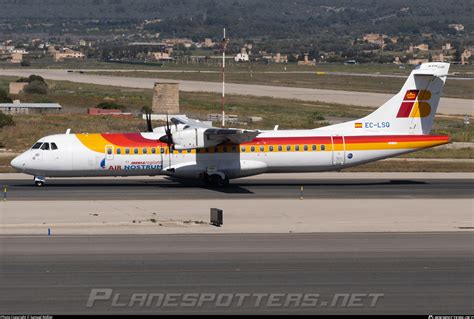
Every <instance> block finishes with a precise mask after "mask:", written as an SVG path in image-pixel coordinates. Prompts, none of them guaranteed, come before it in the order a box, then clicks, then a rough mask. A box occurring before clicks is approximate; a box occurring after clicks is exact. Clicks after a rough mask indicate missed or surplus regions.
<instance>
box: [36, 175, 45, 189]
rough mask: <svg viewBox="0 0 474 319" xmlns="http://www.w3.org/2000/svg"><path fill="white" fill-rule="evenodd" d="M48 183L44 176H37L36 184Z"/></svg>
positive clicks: (39, 185)
mask: <svg viewBox="0 0 474 319" xmlns="http://www.w3.org/2000/svg"><path fill="white" fill-rule="evenodd" d="M44 183H46V179H45V178H44V177H43V176H35V185H36V186H38V187H41V186H43V185H44Z"/></svg>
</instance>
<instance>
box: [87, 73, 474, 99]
mask: <svg viewBox="0 0 474 319" xmlns="http://www.w3.org/2000/svg"><path fill="white" fill-rule="evenodd" d="M88 73H91V74H101V75H114V76H127V77H143V78H163V79H173V80H190V81H207V82H220V81H222V79H221V74H220V73H219V72H215V73H208V72H173V73H169V72H168V73H166V72H140V71H135V72H103V71H91V72H88ZM226 81H227V82H228V83H242V84H259V85H272V86H285V87H301V88H314V89H329V90H344V91H356V92H378V93H393V94H395V93H397V92H398V91H399V90H400V88H401V87H402V86H403V83H405V81H406V79H405V78H397V77H383V76H377V77H373V76H356V75H349V74H348V75H340V74H338V75H335V74H319V75H318V74H317V73H316V71H315V72H312V73H292V72H289V71H288V72H281V73H264V72H258V71H257V72H250V71H249V70H246V71H243V72H242V71H240V72H232V71H228V72H226ZM473 92H474V80H466V81H456V80H451V81H447V82H446V86H445V88H444V90H443V96H445V97H454V98H465V99H473V98H474V95H473Z"/></svg>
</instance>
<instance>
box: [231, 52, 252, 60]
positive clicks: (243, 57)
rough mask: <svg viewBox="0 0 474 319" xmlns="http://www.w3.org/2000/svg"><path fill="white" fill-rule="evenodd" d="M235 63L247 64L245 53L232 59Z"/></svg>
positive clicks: (247, 57) (247, 58)
mask: <svg viewBox="0 0 474 319" xmlns="http://www.w3.org/2000/svg"><path fill="white" fill-rule="evenodd" d="M234 61H235V62H249V61H250V58H249V55H248V54H247V53H239V54H237V55H236V56H235V57H234Z"/></svg>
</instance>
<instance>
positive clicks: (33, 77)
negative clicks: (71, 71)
mask: <svg viewBox="0 0 474 319" xmlns="http://www.w3.org/2000/svg"><path fill="white" fill-rule="evenodd" d="M34 81H38V82H42V83H44V85H46V86H48V85H47V84H46V81H45V80H44V78H43V77H42V76H40V75H36V74H32V75H30V76H29V77H28V82H30V83H31V82H34Z"/></svg>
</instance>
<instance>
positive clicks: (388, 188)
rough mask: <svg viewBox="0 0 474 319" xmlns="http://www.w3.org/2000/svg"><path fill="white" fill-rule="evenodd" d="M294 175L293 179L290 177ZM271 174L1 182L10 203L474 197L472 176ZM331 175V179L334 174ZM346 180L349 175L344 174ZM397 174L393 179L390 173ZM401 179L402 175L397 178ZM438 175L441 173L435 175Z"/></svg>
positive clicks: (5, 180) (4, 180)
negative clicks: (210, 182)
mask: <svg viewBox="0 0 474 319" xmlns="http://www.w3.org/2000/svg"><path fill="white" fill-rule="evenodd" d="M290 176H291V175H290ZM298 176H299V175H294V177H289V175H286V177H284V176H282V177H281V178H278V176H275V177H271V176H267V175H261V176H255V177H251V178H244V179H237V180H233V181H231V185H230V186H229V187H226V188H221V189H213V188H208V187H204V186H203V185H202V184H200V183H199V182H195V181H184V182H183V181H173V180H170V179H167V178H164V177H162V176H160V177H154V178H141V177H136V178H101V179H81V178H68V179H49V180H47V184H46V185H45V186H44V187H42V188H39V187H36V186H34V183H33V180H32V178H29V179H27V180H26V179H9V178H5V179H2V180H0V186H2V185H7V191H8V192H7V197H8V200H21V201H24V200H126V199H135V200H136V199H141V200H145V199H149V200H166V199H173V200H179V199H264V198H267V199H271V198H275V199H276V198H278V199H282V198H286V199H289V198H298V197H300V196H301V186H303V195H304V198H307V199H315V198H391V199H396V198H403V199H406V198H472V197H473V195H474V179H472V174H470V173H466V174H465V176H464V177H456V178H436V177H434V178H430V177H429V174H428V175H423V177H420V178H409V177H408V178H403V177H402V178H396V177H394V178H391V177H383V176H382V177H379V178H364V177H363V174H359V176H360V177H359V178H344V177H342V178H336V179H335V178H332V177H331V178H327V177H326V178H325V177H321V178H318V177H317V174H313V175H311V176H314V177H313V178H304V177H303V178H299V177H298ZM322 176H324V175H322ZM328 176H329V175H328ZM342 176H344V175H342ZM389 176H392V175H389ZM394 176H396V175H394ZM434 176H435V175H434Z"/></svg>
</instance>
